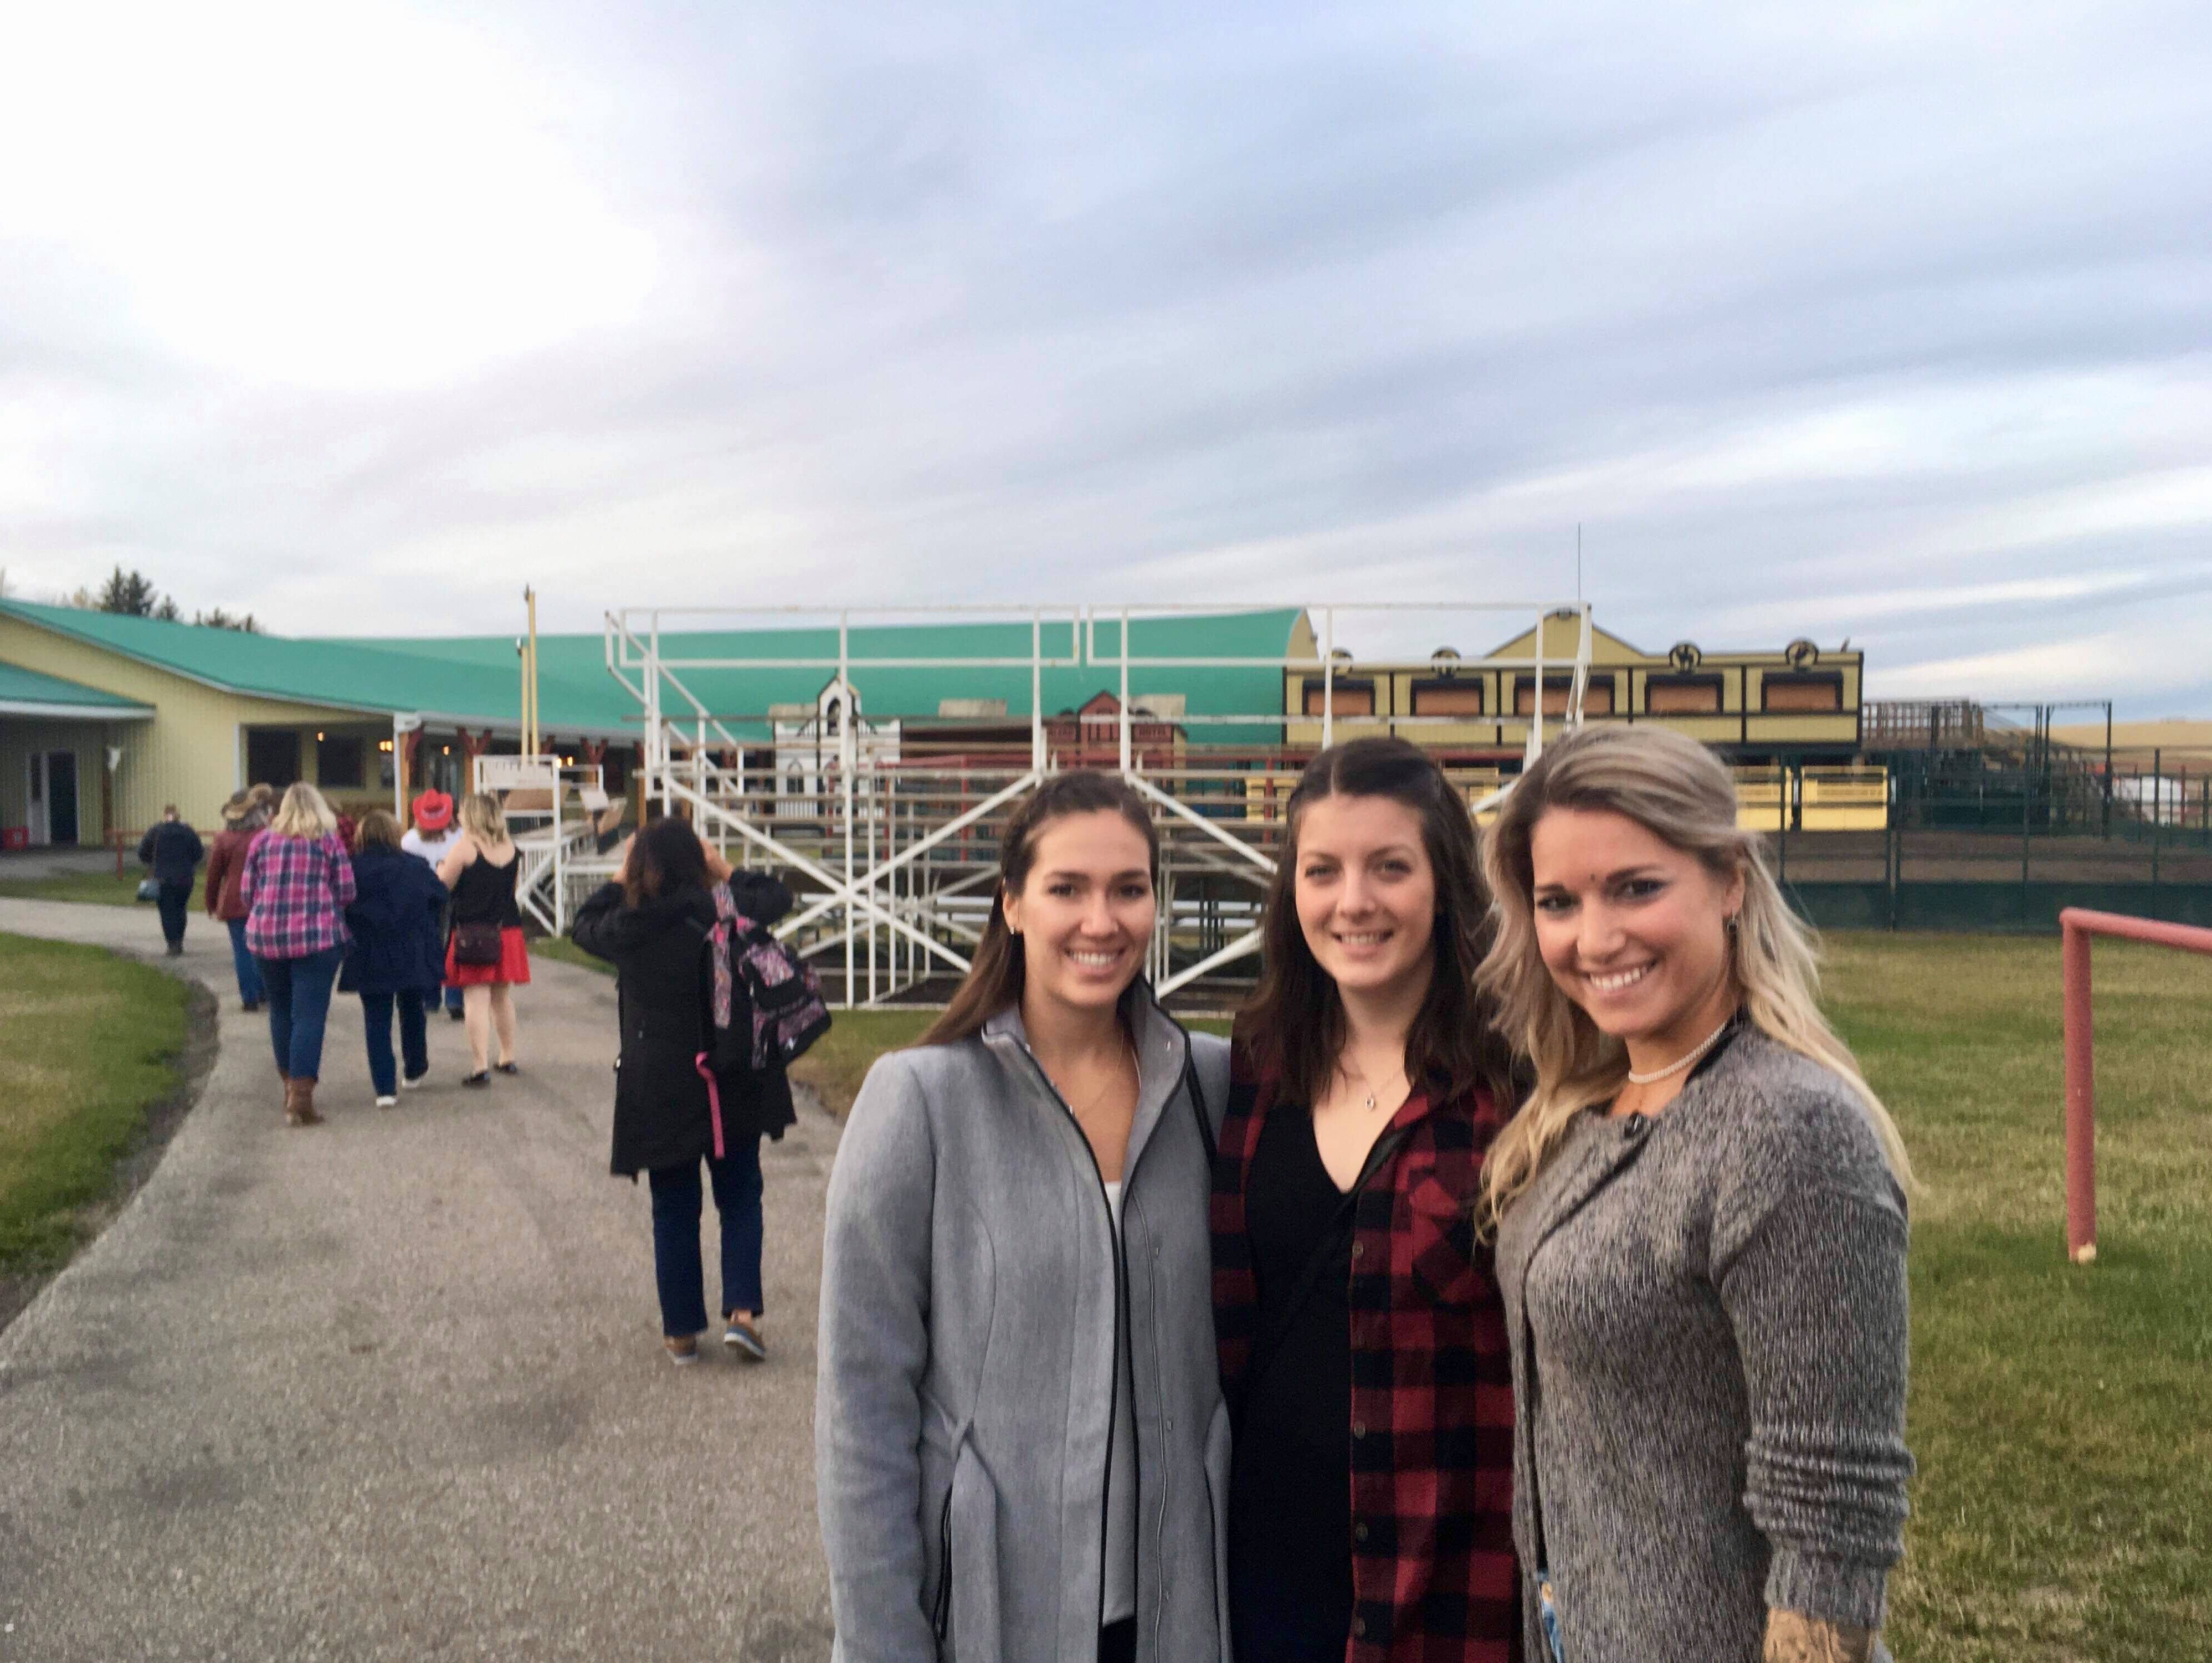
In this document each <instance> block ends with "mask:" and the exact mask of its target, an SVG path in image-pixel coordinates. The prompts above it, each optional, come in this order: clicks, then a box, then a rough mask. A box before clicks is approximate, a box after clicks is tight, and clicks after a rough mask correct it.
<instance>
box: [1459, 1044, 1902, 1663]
mask: <svg viewBox="0 0 2212 1663" xmlns="http://www.w3.org/2000/svg"><path fill="white" fill-rule="evenodd" d="M1498 1285H1499V1287H1500V1288H1501V1289H1502V1290H1504V1296H1505V1314H1506V1322H1507V1326H1508V1329H1509V1332H1510V1334H1511V1336H1512V1341H1513V1388H1514V1395H1515V1399H1516V1427H1515V1433H1514V1448H1515V1454H1514V1535H1515V1538H1516V1545H1517V1546H1518V1548H1519V1550H1520V1554H1521V1560H1522V1568H1523V1574H1524V1575H1525V1576H1526V1577H1527V1578H1528V1587H1527V1588H1526V1589H1524V1602H1525V1605H1526V1608H1527V1610H1528V1613H1529V1621H1528V1636H1527V1639H1528V1657H1529V1659H1530V1660H1531V1663H1536V1660H1542V1659H1546V1658H1547V1656H1548V1653H1547V1651H1546V1649H1545V1647H1544V1642H1543V1641H1542V1639H1541V1636H1540V1633H1539V1631H1538V1630H1537V1627H1536V1624H1535V1619H1534V1611H1535V1599H1534V1572H1535V1569H1536V1568H1537V1564H1538V1562H1539V1557H1540V1556H1541V1557H1544V1558H1546V1559H1547V1560H1548V1566H1547V1568H1548V1569H1549V1570H1550V1572H1551V1575H1552V1585H1553V1594H1554V1598H1555V1599H1556V1601H1557V1603H1558V1605H1559V1620H1560V1629H1561V1633H1562V1637H1563V1639H1564V1641H1565V1650H1566V1658H1567V1663H1650V1660H1652V1659H1656V1658H1692V1657H1694V1658H1698V1659H1699V1660H1704V1663H1758V1660H1759V1656H1760V1654H1761V1651H1762V1649H1763V1636H1764V1634H1765V1626H1766V1612H1767V1609H1768V1607H1770V1606H1773V1607H1778V1608H1781V1609H1784V1610H1790V1611H1802V1612H1804V1613H1805V1614H1806V1615H1808V1616H1811V1617H1821V1618H1825V1619H1827V1620H1829V1621H1832V1622H1837V1623H1846V1624H1853V1625H1856V1626H1857V1627H1860V1628H1878V1627H1880V1626H1881V1621H1882V1615H1883V1587H1884V1582H1885V1579H1886V1577H1887V1572H1888V1569H1889V1567H1890V1566H1891V1565H1892V1564H1893V1563H1896V1561H1897V1559H1898V1557H1899V1554H1900V1553H1901V1552H1902V1551H1903V1539H1902V1535H1901V1532H1902V1527H1903V1524H1904V1520H1905V1481H1906V1480H1907V1479H1908V1478H1910V1477H1911V1472H1912V1458H1911V1456H1910V1455H1909V1454H1906V1453H1905V1437H1904V1429H1905V1346H1906V1334H1905V1198H1904V1196H1903V1194H1902V1193H1900V1192H1899V1189H1898V1187H1897V1185H1896V1183H1895V1182H1894V1180H1893V1179H1892V1178H1891V1176H1890V1174H1889V1170H1888V1168H1887V1164H1886V1163H1885V1162H1884V1161H1883V1159H1882V1155H1881V1146H1880V1144H1878V1143H1877V1142H1876V1141H1875V1135H1874V1132H1873V1129H1872V1127H1871V1126H1869V1124H1868V1121H1867V1119H1866V1116H1865V1114H1864V1113H1863V1111H1862V1109H1861V1108H1860V1107H1859V1105H1858V1102H1857V1099H1856V1098H1855V1096H1854V1095H1853V1094H1852V1092H1851V1089H1850V1086H1849V1085H1847V1084H1846V1083H1844V1081H1843V1080H1842V1079H1840V1078H1838V1077H1837V1076H1836V1075H1835V1074H1833V1073H1832V1072H1831V1071H1828V1070H1826V1069H1825V1068H1822V1067H1820V1065H1818V1064H1816V1063H1813V1062H1809V1061H1808V1060H1807V1059H1804V1058H1802V1057H1800V1056H1798V1055H1796V1053H1793V1052H1790V1051H1788V1050H1785V1049H1784V1047H1781V1046H1778V1045H1777V1044H1775V1043H1774V1042H1773V1041H1771V1040H1769V1039H1768V1038H1767V1037H1766V1036H1765V1035H1763V1034H1761V1033H1759V1032H1758V1031H1757V1030H1756V1029H1745V1030H1743V1031H1741V1032H1740V1033H1739V1034H1738V1035H1736V1036H1735V1038H1734V1039H1733V1041H1731V1042H1730V1043H1729V1046H1728V1047H1727V1048H1726V1050H1725V1051H1723V1053H1721V1054H1720V1055H1719V1056H1718V1057H1717V1058H1716V1059H1714V1060H1713V1062H1712V1063H1711V1065H1709V1066H1707V1067H1706V1068H1705V1069H1704V1070H1702V1071H1700V1072H1699V1075H1698V1076H1697V1077H1694V1078H1692V1080H1691V1082H1690V1083H1688V1084H1687V1085H1686V1086H1685V1087H1684V1088H1683V1089H1682V1093H1681V1095H1680V1096H1678V1097H1677V1098H1675V1100H1674V1102H1672V1103H1671V1104H1669V1105H1668V1107H1667V1108H1665V1109H1664V1110H1663V1111H1662V1112H1661V1113H1660V1114H1657V1115H1656V1116H1655V1117H1653V1118H1651V1119H1650V1120H1645V1119H1644V1117H1642V1116H1639V1115H1632V1116H1627V1117H1625V1118H1623V1119H1620V1120H1609V1119H1607V1118H1605V1117H1604V1116H1603V1115H1602V1114H1599V1113H1596V1112H1590V1113H1585V1114H1583V1115H1582V1116H1580V1117H1579V1118H1578V1119H1577V1120H1576V1122H1575V1124H1574V1126H1573V1127H1572V1129H1571V1132H1569V1134H1568V1137H1567V1138H1566V1141H1565V1144H1564V1145H1563V1146H1562V1147H1561V1148H1560V1149H1559V1150H1558V1151H1557V1152H1555V1153H1554V1155H1553V1158H1552V1159H1551V1161H1550V1162H1548V1163H1547V1165H1546V1167H1545V1168H1544V1170H1543V1171H1542V1172H1541V1174H1539V1175H1538V1177H1537V1179H1536V1181H1535V1182H1534V1184H1533V1185H1532V1186H1531V1187H1529V1188H1528V1190H1527V1191H1526V1192H1524V1193H1522V1196H1521V1197H1520V1198H1519V1199H1517V1200H1516V1201H1515V1203H1514V1204H1513V1205H1512V1207H1511V1208H1510V1210H1509V1211H1507V1213H1506V1215H1505V1217H1504V1221H1503V1223H1502V1224H1501V1226H1500V1228H1499V1231H1498ZM1539 1496H1541V1511H1542V1523H1541V1531H1542V1539H1541V1545H1540V1543H1539V1539H1538V1529H1539V1526H1538V1520H1537V1506H1538V1497H1539Z"/></svg>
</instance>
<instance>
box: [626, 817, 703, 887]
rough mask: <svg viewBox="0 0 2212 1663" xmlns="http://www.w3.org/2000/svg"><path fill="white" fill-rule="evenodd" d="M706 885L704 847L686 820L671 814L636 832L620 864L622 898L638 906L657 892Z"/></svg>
mask: <svg viewBox="0 0 2212 1663" xmlns="http://www.w3.org/2000/svg"><path fill="white" fill-rule="evenodd" d="M707 887H708V877H707V850H706V846H705V845H704V844H702V843H701V842H700V841H699V834H698V833H696V832H695V831H693V830H692V829H691V823H690V822H689V821H688V820H678V818H676V816H673V815H670V816H666V817H665V818H664V819H659V820H656V821H654V822H653V823H652V824H651V825H649V826H647V828H645V829H644V830H643V831H641V832H640V833H638V835H637V841H635V842H634V843H632V844H631V845H630V850H629V860H628V862H627V863H626V864H625V865H623V904H624V905H626V906H630V907H641V906H643V905H644V904H645V903H646V902H647V901H651V900H652V899H653V898H654V897H655V896H656V895H673V894H675V893H676V892H677V891H678V890H679V889H705V888H707Z"/></svg>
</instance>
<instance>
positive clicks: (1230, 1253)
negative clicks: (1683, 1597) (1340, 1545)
mask: <svg viewBox="0 0 2212 1663" xmlns="http://www.w3.org/2000/svg"><path fill="white" fill-rule="evenodd" d="M1276 1096H1277V1083H1276V1081H1275V1080H1274V1079H1273V1077H1267V1078H1264V1079H1263V1078H1261V1077H1259V1076H1258V1074H1257V1073H1256V1071H1255V1069H1254V1068H1253V1066H1252V1064H1251V1061H1250V1059H1249V1055H1248V1053H1247V1052H1246V1050H1245V1048H1244V1047H1242V1046H1239V1047H1237V1050H1236V1053H1235V1055H1234V1060H1233V1065H1232V1071H1231V1085H1230V1094H1229V1104H1228V1111H1227V1114H1226V1116H1225V1119H1224V1120H1223V1123H1222V1127H1221V1136H1220V1146H1219V1154H1218V1157H1217V1159H1216V1162H1215V1164H1214V1176H1213V1205H1212V1229H1213V1304H1214V1316H1215V1325H1216V1328H1217V1332H1218V1338H1219V1343H1220V1348H1221V1379H1222V1387H1223V1391H1224V1393H1225V1395H1226V1397H1227V1399H1228V1400H1229V1405H1230V1413H1231V1416H1232V1417H1235V1416H1237V1415H1238V1414H1239V1413H1240V1411H1241V1401H1240V1400H1241V1393H1242V1387H1243V1382H1244V1375H1245V1370H1246V1369H1247V1367H1248V1365H1249V1363H1250V1361H1251V1356H1252V1349H1253V1345H1254V1343H1255V1340H1257V1339H1258V1338H1259V1334H1258V1318H1259V1309H1260V1301H1259V1284H1258V1280H1257V1278H1256V1276H1255V1272H1254V1269H1253V1257H1252V1247H1251V1241H1250V1238H1249V1235H1247V1234H1246V1228H1245V1217H1244V1195H1245V1187H1246V1183H1247V1180H1248V1179H1249V1173H1250V1168H1251V1164H1252V1158H1253V1156H1254V1154H1255V1151H1256V1150H1258V1148H1259V1144H1260V1129H1261V1126H1262V1124H1263V1123H1264V1121H1265V1120H1266V1117H1267V1113H1268V1111H1269V1109H1270V1108H1272V1107H1273V1103H1274V1102H1275V1100H1276ZM1301 1112H1303V1111H1301ZM1503 1124H1504V1115H1503V1114H1501V1113H1500V1112H1499V1110H1498V1106H1497V1104H1496V1103H1495V1102H1493V1101H1492V1097H1491V1096H1490V1094H1489V1093H1488V1092H1487V1091H1484V1090H1481V1089H1477V1090H1475V1091H1474V1092H1473V1093H1471V1094H1469V1095H1468V1096H1463V1097H1461V1098H1458V1099H1455V1100H1453V1101H1450V1102H1444V1103H1442V1104H1437V1103H1433V1102H1431V1100H1430V1098H1429V1096H1428V1094H1427V1093H1426V1092H1425V1091H1416V1092H1415V1093H1413V1096H1410V1097H1409V1098H1407V1100H1406V1102H1405V1103H1404V1104H1403V1105H1402V1106H1401V1108H1399V1110H1398V1112H1397V1113H1396V1114H1395V1115H1393V1116H1392V1117H1391V1121H1390V1126H1389V1128H1387V1129H1386V1130H1385V1131H1384V1132H1383V1137H1386V1138H1388V1137H1391V1136H1392V1135H1393V1134H1394V1133H1395V1134H1398V1141H1397V1143H1396V1144H1395V1148H1394V1149H1393V1150H1391V1152H1390V1154H1389V1158H1388V1159H1387V1161H1386V1162H1384V1164H1383V1167H1382V1168H1380V1169H1378V1170H1377V1171H1376V1172H1375V1173H1374V1174H1372V1175H1371V1176H1370V1178H1369V1179H1368V1180H1367V1182H1366V1184H1365V1185H1364V1186H1363V1187H1362V1188H1361V1189H1360V1191H1359V1192H1358V1197H1357V1199H1355V1200H1354V1202H1353V1203H1352V1205H1353V1217H1352V1282H1351V1288H1350V1302H1351V1307H1352V1428H1351V1430H1352V1593H1353V1605H1352V1634H1351V1637H1350V1639H1349V1641H1348V1642H1347V1644H1346V1651H1345V1655H1346V1660H1347V1663H1385V1660H1388V1663H1444V1660H1463V1663H1475V1660H1481V1663H1505V1660H1507V1659H1509V1658H1511V1657H1513V1656H1514V1655H1515V1654H1516V1644H1517V1639H1518V1634H1519V1619H1518V1617H1517V1614H1516V1571H1515V1565H1514V1557H1513V1387H1512V1369H1511V1365H1510V1358H1509V1355H1508V1352H1507V1350H1506V1338H1505V1318H1504V1308H1503V1307H1502V1305H1501V1304H1500V1302H1499V1299H1498V1283H1497V1278H1496V1277H1495V1276H1494V1275H1493V1274H1492V1265H1491V1259H1490V1253H1489V1250H1488V1248H1487V1247H1486V1246H1485V1245H1483V1244H1481V1243H1480V1242H1478V1241H1477V1240H1476V1238H1475V1233H1474V1214H1473V1205H1474V1199H1475V1193H1476V1186H1477V1183H1478V1180H1480V1176H1481V1173H1482V1157H1483V1151H1484V1150H1486V1149H1487V1148H1488V1147H1489V1145H1490V1140H1491V1139H1492V1138H1493V1137H1495V1136H1496V1135H1497V1132H1498V1128H1499V1127H1500V1126H1502V1125H1503Z"/></svg>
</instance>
